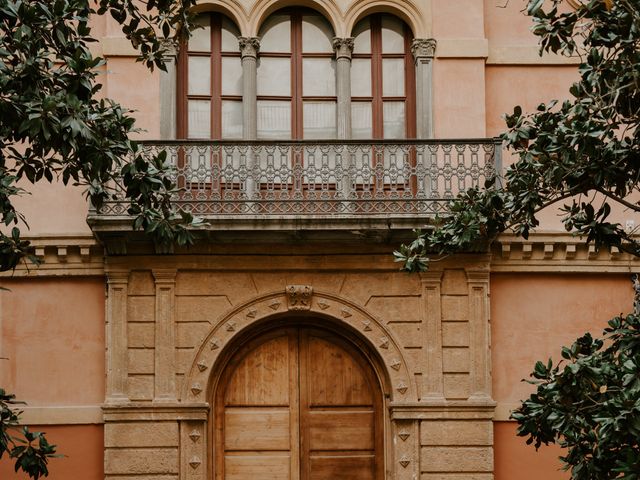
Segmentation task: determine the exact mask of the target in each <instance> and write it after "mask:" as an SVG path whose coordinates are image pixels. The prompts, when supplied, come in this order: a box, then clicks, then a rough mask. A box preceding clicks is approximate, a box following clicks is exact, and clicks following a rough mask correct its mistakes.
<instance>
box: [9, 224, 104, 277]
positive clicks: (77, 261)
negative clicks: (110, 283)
mask: <svg viewBox="0 0 640 480" xmlns="http://www.w3.org/2000/svg"><path fill="white" fill-rule="evenodd" d="M24 240H29V241H30V242H31V245H32V246H33V247H34V249H35V255H36V257H38V259H39V260H40V261H41V262H42V263H41V264H40V265H34V264H33V263H31V262H29V261H26V262H23V263H21V264H20V265H18V266H17V267H16V269H15V270H14V271H9V272H0V278H8V277H12V278H16V277H18V278H22V277H52V276H53V277H56V276H103V275H104V248H103V247H102V246H101V245H100V244H99V243H98V242H97V241H96V239H95V238H93V236H91V235H86V234H71V235H36V236H32V237H24Z"/></svg>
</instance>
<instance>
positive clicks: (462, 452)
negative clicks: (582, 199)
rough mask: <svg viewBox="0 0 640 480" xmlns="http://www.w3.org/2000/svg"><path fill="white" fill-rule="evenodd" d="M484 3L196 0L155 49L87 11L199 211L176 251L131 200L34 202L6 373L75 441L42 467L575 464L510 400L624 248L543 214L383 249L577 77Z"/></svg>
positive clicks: (216, 472)
mask: <svg viewBox="0 0 640 480" xmlns="http://www.w3.org/2000/svg"><path fill="white" fill-rule="evenodd" d="M497 3H498V4H496V2H495V1H491V0H486V1H484V2H481V1H477V0H458V1H445V0H354V1H352V0H305V1H298V2H294V1H285V0H219V1H216V2H201V3H200V4H199V6H198V13H199V17H198V22H199V23H200V24H201V25H202V28H201V29H199V30H197V31H196V32H195V34H194V36H193V37H192V39H191V40H190V42H189V43H188V44H186V45H183V46H182V47H181V48H180V51H179V52H176V55H175V57H173V58H169V59H167V60H168V65H169V68H168V70H167V72H165V73H156V74H150V73H148V72H147V71H146V70H144V68H143V67H141V66H140V65H139V64H136V63H135V62H134V56H135V52H133V51H131V50H130V47H129V46H128V43H127V41H126V39H124V38H122V37H121V35H120V33H119V30H118V26H117V25H115V24H112V23H111V21H110V20H109V19H106V18H105V19H100V20H99V22H102V23H100V24H97V25H95V27H94V28H95V31H96V32H98V33H99V38H100V42H99V44H98V45H97V47H96V49H97V51H98V53H100V54H101V55H103V56H105V57H106V58H107V60H108V63H107V66H106V67H105V69H104V72H103V75H102V76H101V81H102V82H103V83H104V85H105V94H106V95H107V96H108V97H111V98H114V99H116V100H118V101H119V102H121V103H123V104H125V105H127V106H130V107H132V108H135V109H136V110H137V113H136V115H137V117H138V120H139V122H140V125H141V126H142V127H143V128H145V129H146V132H144V133H143V134H141V135H142V140H145V142H146V143H145V148H146V149H147V151H148V152H149V153H150V154H151V153H156V152H160V151H165V152H167V154H168V158H169V159H170V161H171V162H173V165H174V166H175V169H176V170H175V171H176V176H177V177H176V178H177V181H178V184H179V186H180V187H182V190H181V193H180V194H179V195H178V197H177V198H176V202H177V204H178V205H180V207H181V208H183V209H187V210H189V211H192V212H194V213H195V214H197V215H200V216H202V217H203V218H204V219H205V220H207V222H208V224H207V226H206V227H205V228H203V230H202V231H200V232H198V241H197V242H196V244H195V245H194V246H192V247H189V248H186V247H185V248H181V247H175V248H173V249H167V248H163V247H159V246H155V245H153V244H152V243H150V242H149V241H148V239H146V238H145V237H144V236H143V235H141V234H140V233H139V232H133V231H132V229H131V219H130V218H129V217H128V216H127V215H126V204H125V203H123V202H119V201H117V200H115V201H113V202H109V203H108V204H107V205H106V206H105V208H104V209H102V210H101V211H99V212H96V211H94V210H89V209H88V207H87V205H86V204H85V203H84V202H83V201H82V197H81V195H80V193H79V192H78V191H74V190H73V189H63V188H62V187H60V186H58V185H53V186H50V187H49V186H40V185H39V186H38V187H37V188H38V190H37V191H34V195H33V196H32V197H31V198H26V199H25V200H24V205H23V207H24V208H23V210H24V211H25V213H26V214H27V216H28V217H29V218H30V219H31V224H32V235H33V243H34V245H35V246H36V249H37V250H36V254H37V255H38V256H40V257H41V258H42V259H43V260H44V263H43V265H42V266H40V267H39V268H32V269H26V268H21V269H18V270H17V271H16V272H15V273H13V274H12V275H10V276H9V275H7V276H4V277H2V285H3V286H6V287H8V288H10V289H11V292H1V293H0V332H1V334H2V336H1V337H0V356H1V357H6V358H8V360H6V361H2V362H0V374H1V375H0V379H1V382H0V384H1V385H2V386H3V387H5V388H6V389H7V390H8V391H12V392H15V393H16V394H17V395H18V397H19V398H20V399H23V400H25V401H27V402H28V406H27V407H26V408H25V413H24V419H25V422H26V423H28V424H30V425H33V426H36V427H38V428H42V429H44V430H46V431H47V432H49V433H48V436H49V437H50V440H51V441H52V442H53V443H57V444H59V445H60V447H59V449H60V451H61V452H62V453H64V454H65V455H67V456H68V457H67V458H64V459H56V460H53V461H52V465H51V470H52V473H51V477H52V478H53V479H56V478H70V477H71V476H72V475H73V476H80V477H81V478H87V479H98V478H106V479H110V480H125V479H127V480H130V479H131V480H133V479H138V480H140V479H145V480H146V479H162V480H169V479H171V480H176V479H180V480H187V479H188V480H205V479H216V480H223V479H225V480H231V479H232V480H242V479H254V478H260V479H341V478H342V479H355V478H357V479H375V480H382V479H396V480H403V479H412V480H413V479H420V480H489V479H496V480H500V479H505V480H506V479H511V478H522V479H539V478H550V479H555V478H557V479H561V478H567V475H566V474H565V473H562V472H560V471H558V468H559V462H558V461H557V460H556V459H555V457H557V455H558V453H559V452H558V451H557V450H554V449H550V450H545V451H544V452H541V453H538V454H536V453H535V452H534V451H533V449H530V447H525V446H524V441H523V440H522V439H519V438H517V437H516V435H515V424H514V423H513V422H511V421H509V411H510V410H511V409H513V408H515V407H516V406H517V402H518V400H520V399H522V398H524V397H526V396H527V395H528V392H529V391H530V386H527V385H526V384H522V383H521V382H520V380H521V379H522V378H524V377H526V376H527V375H528V372H529V371H530V370H531V368H532V366H533V364H534V362H535V361H536V360H537V359H546V358H548V357H549V356H553V357H554V358H558V353H559V350H560V346H561V345H563V344H566V343H568V342H571V341H572V340H573V339H574V338H575V337H577V336H578V335H580V334H582V333H584V331H587V330H595V331H599V330H601V328H602V327H603V325H604V323H605V321H606V320H607V319H608V318H609V317H611V316H613V315H615V314H618V313H620V311H626V310H628V309H630V308H631V302H632V297H633V290H632V288H631V284H630V282H629V274H630V273H632V272H634V271H636V270H637V266H636V264H637V260H634V259H632V258H630V257H628V256H626V255H625V254H622V253H619V252H612V253H609V252H596V251H595V250H594V249H593V248H591V247H587V246H585V245H583V243H582V242H581V240H580V239H577V238H573V237H570V236H567V235H566V234H564V233H562V225H561V224H560V222H559V221H558V219H557V216H556V212H549V213H548V214H543V224H542V226H541V228H540V230H539V232H537V233H535V234H534V235H532V236H531V237H530V238H529V239H528V240H523V239H521V238H516V237H513V236H510V235H503V236H502V237H500V239H499V240H498V241H497V242H496V243H495V244H494V245H492V246H491V247H482V248H478V251H476V252H469V253H467V254H460V255H456V256H452V257H447V258H441V259H438V261H436V262H433V263H432V265H431V267H430V269H429V271H428V272H426V273H422V274H415V275H409V274H406V273H402V272H399V271H398V265H397V264H395V263H394V262H393V257H392V255H391V252H392V251H393V250H394V249H395V248H397V246H398V245H399V244H400V242H402V241H407V240H410V239H411V235H412V233H411V230H412V229H414V228H424V227H428V225H429V223H430V222H431V221H432V220H433V218H434V217H435V215H436V214H438V213H439V212H442V211H443V208H444V207H445V206H446V203H447V201H448V200H449V199H451V198H452V197H453V196H454V195H455V194H456V193H457V192H459V191H461V190H463V189H466V188H469V187H471V186H474V185H479V184H482V182H484V181H485V180H486V179H487V178H488V177H489V176H490V175H491V174H492V173H493V172H494V171H500V170H501V169H502V168H503V167H504V164H508V163H509V162H510V161H511V159H510V158H509V157H508V155H507V154H506V153H503V152H502V151H501V147H500V144H499V142H497V141H496V140H494V139H493V137H494V136H495V135H497V134H498V133H499V132H500V131H501V130H502V129H503V128H504V127H503V125H502V122H501V120H500V116H501V114H502V113H503V112H507V111H510V110H511V109H512V108H513V106H514V105H517V104H520V105H523V107H524V108H525V109H533V108H535V106H536V105H537V104H538V103H539V102H542V101H546V100H548V99H551V98H563V97H564V96H565V95H566V91H567V88H568V85H569V84H570V82H571V80H572V79H573V78H575V76H576V64H575V63H574V62H573V61H572V60H570V59H569V60H568V59H564V58H556V57H538V55H537V46H536V43H535V38H534V37H533V36H532V35H531V34H530V32H529V31H528V19H527V17H525V16H524V15H523V14H522V13H521V12H520V9H521V8H522V6H523V5H521V4H520V3H518V2H507V3H506V4H501V3H502V2H497ZM503 157H504V158H503ZM61 202H64V205H65V206H66V208H65V209H64V211H60V210H58V211H53V212H52V210H51V205H55V204H57V205H60V204H62V203H61ZM619 219H620V220H621V221H623V223H624V222H625V221H626V220H629V219H627V218H626V217H625V213H624V212H620V213H619ZM631 220H633V219H631ZM87 221H88V222H87ZM0 472H3V473H2V474H3V475H5V473H4V472H7V473H6V475H9V476H10V475H12V470H11V469H10V465H8V463H7V462H5V460H3V462H0ZM3 478H4V476H3ZM9 478H10V477H9Z"/></svg>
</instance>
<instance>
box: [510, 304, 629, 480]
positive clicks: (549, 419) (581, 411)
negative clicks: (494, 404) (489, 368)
mask: <svg viewBox="0 0 640 480" xmlns="http://www.w3.org/2000/svg"><path fill="white" fill-rule="evenodd" d="M603 335H604V337H603V338H601V339H600V338H597V339H594V338H592V336H591V335H590V334H588V333H587V334H585V335H584V336H582V337H580V338H579V339H577V340H576V341H575V343H573V345H571V347H568V348H567V347H564V348H563V349H562V358H563V360H562V361H561V362H560V363H558V364H557V365H554V364H553V362H552V361H551V360H549V361H548V362H547V363H546V364H545V363H543V362H538V363H537V364H536V366H535V370H534V372H533V373H532V374H531V376H532V377H533V378H534V380H532V381H530V383H532V384H534V385H536V386H537V390H536V392H535V393H534V394H532V395H531V396H530V397H529V399H528V400H525V401H524V402H523V403H522V405H521V406H520V407H519V408H518V409H517V410H515V411H514V412H513V413H512V418H513V419H515V420H516V421H517V422H518V424H519V426H518V435H520V436H524V437H527V444H534V445H535V447H536V448H538V447H540V446H541V445H542V444H544V445H547V444H549V443H558V444H559V445H560V446H562V447H564V448H566V449H567V452H566V455H563V456H562V457H560V458H561V460H562V461H563V462H564V464H565V468H566V469H567V470H568V469H570V470H571V478H572V479H574V480H593V479H597V480H608V479H614V478H615V479H625V480H636V479H638V478H640V445H639V444H638V439H639V438H640V316H638V315H628V316H627V317H616V318H614V319H612V320H610V321H609V326H608V328H607V329H605V331H604V334H603Z"/></svg>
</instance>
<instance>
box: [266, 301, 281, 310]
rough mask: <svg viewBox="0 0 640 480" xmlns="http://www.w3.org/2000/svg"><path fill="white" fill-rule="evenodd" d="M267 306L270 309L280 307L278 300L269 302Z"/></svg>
mask: <svg viewBox="0 0 640 480" xmlns="http://www.w3.org/2000/svg"><path fill="white" fill-rule="evenodd" d="M269 308H270V309H272V310H277V309H278V308H280V302H278V301H277V300H276V301H275V302H272V303H270V304H269Z"/></svg>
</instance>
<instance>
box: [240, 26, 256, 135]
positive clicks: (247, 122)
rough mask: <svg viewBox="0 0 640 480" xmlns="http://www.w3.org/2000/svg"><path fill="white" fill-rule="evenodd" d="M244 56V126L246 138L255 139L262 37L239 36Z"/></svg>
mask: <svg viewBox="0 0 640 480" xmlns="http://www.w3.org/2000/svg"><path fill="white" fill-rule="evenodd" d="M238 43H239V44H240V55H241V57H242V127H243V138H244V139H245V140H255V139H256V137H257V136H258V118H257V117H258V114H257V110H258V108H257V100H256V97H257V95H258V87H257V77H258V51H259V50H260V39H259V38H257V37H239V38H238Z"/></svg>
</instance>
